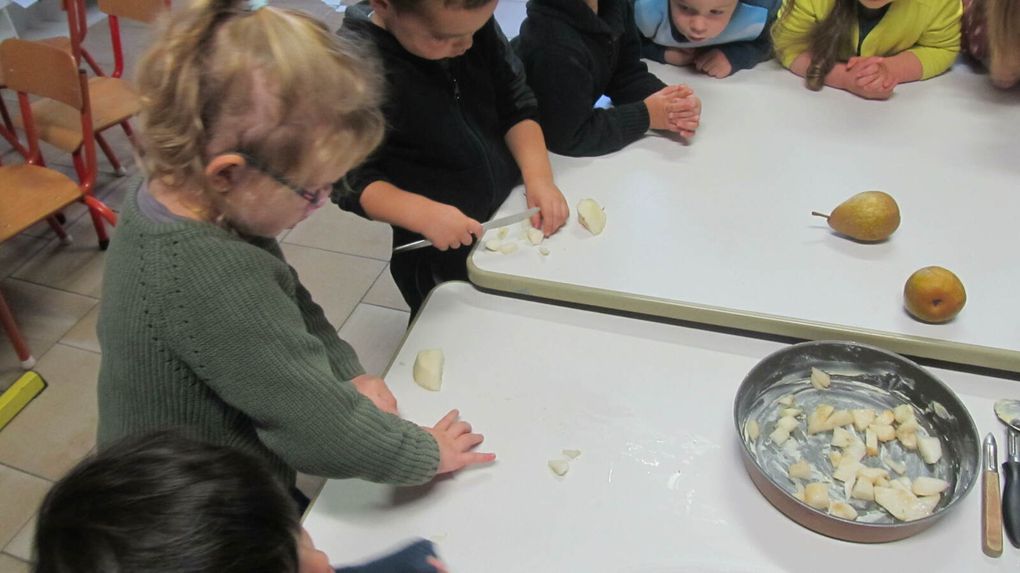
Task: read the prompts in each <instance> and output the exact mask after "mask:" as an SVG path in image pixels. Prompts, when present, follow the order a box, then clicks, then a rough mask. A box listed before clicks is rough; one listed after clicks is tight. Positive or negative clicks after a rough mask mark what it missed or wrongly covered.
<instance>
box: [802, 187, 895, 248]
mask: <svg viewBox="0 0 1020 573" xmlns="http://www.w3.org/2000/svg"><path fill="white" fill-rule="evenodd" d="M811 214H812V215H815V216H816V217H824V218H826V219H827V220H828V221H829V226H830V227H832V229H833V230H834V231H836V232H837V233H839V234H841V235H845V236H847V237H850V238H851V239H856V240H858V241H864V242H868V243H873V242H877V241H884V240H885V239H888V238H889V236H890V235H892V234H893V233H894V232H896V229H897V228H899V226H900V208H899V205H897V204H896V200H895V199H893V198H892V197H891V196H890V195H889V194H888V193H883V192H881V191H865V192H864V193H858V194H856V195H854V196H853V197H851V198H849V199H847V200H846V201H844V202H842V203H840V204H839V206H837V207H836V208H835V209H833V210H832V213H830V214H828V215H826V214H824V213H819V212H817V211H812V212H811Z"/></svg>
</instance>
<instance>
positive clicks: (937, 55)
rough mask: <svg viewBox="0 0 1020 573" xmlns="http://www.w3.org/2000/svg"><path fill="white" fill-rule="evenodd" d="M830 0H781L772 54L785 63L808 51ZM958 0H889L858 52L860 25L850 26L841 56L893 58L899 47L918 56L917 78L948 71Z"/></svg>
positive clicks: (955, 42)
mask: <svg viewBox="0 0 1020 573" xmlns="http://www.w3.org/2000/svg"><path fill="white" fill-rule="evenodd" d="M834 5H835V0H796V2H795V3H794V5H793V8H792V11H790V10H791V8H790V0H786V2H785V3H784V5H783V11H784V12H786V11H790V12H789V14H783V15H782V16H780V18H779V20H778V21H777V22H776V24H775V26H773V29H772V37H773V45H774V46H775V51H776V57H777V58H779V61H780V63H782V64H783V66H785V67H787V68H788V67H790V64H791V63H793V60H794V59H796V58H797V56H799V55H800V54H802V53H804V52H806V51H807V46H808V34H809V33H810V31H811V29H812V28H813V27H814V25H815V23H817V22H818V21H820V20H822V19H823V18H825V16H827V15H828V14H829V12H831V11H832V8H833V6H834ZM962 14H963V5H962V3H961V1H960V0H893V2H892V3H891V4H890V5H889V10H888V11H887V12H886V13H885V16H883V17H882V19H881V20H879V22H878V25H876V26H875V28H874V29H873V30H872V31H871V33H869V34H868V35H867V36H865V38H864V43H863V44H861V52H860V54H856V50H855V48H856V47H857V42H858V38H859V34H860V28H859V27H858V26H854V29H853V30H852V32H851V43H850V44H848V45H847V46H845V47H844V48H843V49H842V50H841V51H840V55H839V56H840V57H839V59H840V60H843V61H845V60H847V59H849V58H850V56H853V55H859V56H895V55H896V54H899V53H900V52H903V51H904V50H906V51H909V52H912V53H913V54H914V55H915V56H917V59H919V60H921V67H922V70H923V73H922V76H921V79H928V78H930V77H932V76H937V75H938V74H941V73H942V72H944V71H946V70H948V69H949V67H950V66H952V65H953V61H954V60H956V55H957V53H959V51H960V17H961V15H962Z"/></svg>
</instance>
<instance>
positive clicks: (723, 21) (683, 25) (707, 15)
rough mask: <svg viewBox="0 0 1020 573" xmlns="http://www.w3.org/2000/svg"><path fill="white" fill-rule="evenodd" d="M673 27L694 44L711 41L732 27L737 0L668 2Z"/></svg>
mask: <svg viewBox="0 0 1020 573" xmlns="http://www.w3.org/2000/svg"><path fill="white" fill-rule="evenodd" d="M667 1H668V2H669V13H670V19H672V20H673V25H674V26H676V29H677V30H680V33H681V34H683V35H684V36H685V37H686V38H687V39H688V40H690V41H692V42H704V41H705V40H711V39H712V38H715V37H716V36H718V35H719V34H721V33H722V31H723V30H725V29H726V26H729V25H730V20H731V19H732V18H733V12H734V11H736V9H737V4H738V2H737V0H667Z"/></svg>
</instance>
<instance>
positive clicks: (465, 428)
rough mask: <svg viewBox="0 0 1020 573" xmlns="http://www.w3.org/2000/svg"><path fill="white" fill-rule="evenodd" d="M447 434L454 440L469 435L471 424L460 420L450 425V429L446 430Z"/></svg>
mask: <svg viewBox="0 0 1020 573" xmlns="http://www.w3.org/2000/svg"><path fill="white" fill-rule="evenodd" d="M447 432H449V433H450V434H451V435H452V436H453V437H455V438H456V437H458V436H461V435H463V434H470V433H471V424H470V423H468V422H466V421H465V420H460V421H458V422H454V423H453V424H451V425H450V429H449V430H447Z"/></svg>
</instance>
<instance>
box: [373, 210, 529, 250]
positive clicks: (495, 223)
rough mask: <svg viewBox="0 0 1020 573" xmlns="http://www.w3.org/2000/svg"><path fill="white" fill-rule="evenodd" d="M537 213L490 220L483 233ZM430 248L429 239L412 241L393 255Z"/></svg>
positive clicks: (525, 213)
mask: <svg viewBox="0 0 1020 573" xmlns="http://www.w3.org/2000/svg"><path fill="white" fill-rule="evenodd" d="M535 213H538V207H532V208H530V209H528V210H527V211H521V212H520V213H514V214H513V215H507V216H506V217H500V218H498V219H490V220H488V221H486V222H484V223H482V231H483V232H485V231H491V230H492V229H495V228H496V227H503V226H505V225H510V224H511V223H516V222H518V221H523V220H525V219H527V218H528V217H531V216H532V215H534V214H535ZM430 246H432V241H430V240H428V239H421V240H418V241H412V242H410V243H407V244H404V245H400V246H399V247H397V248H395V249H393V254H394V255H395V254H397V253H405V252H407V251H413V250H415V249H421V248H424V247H430Z"/></svg>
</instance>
